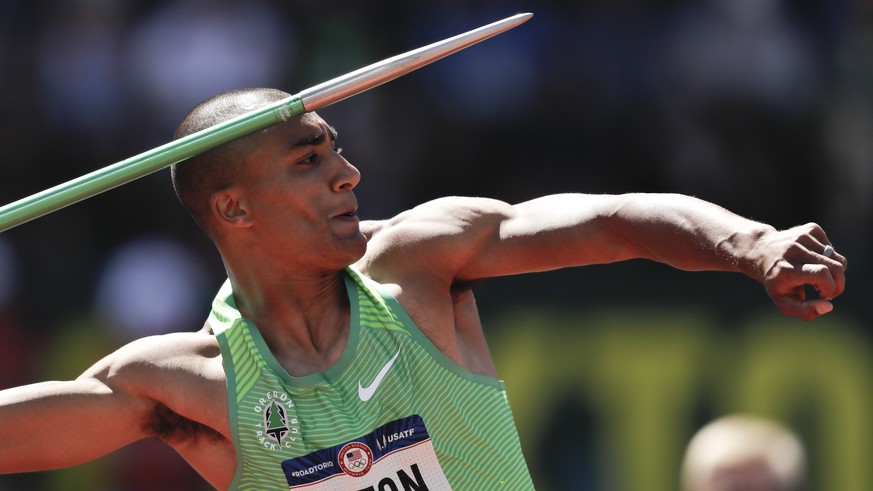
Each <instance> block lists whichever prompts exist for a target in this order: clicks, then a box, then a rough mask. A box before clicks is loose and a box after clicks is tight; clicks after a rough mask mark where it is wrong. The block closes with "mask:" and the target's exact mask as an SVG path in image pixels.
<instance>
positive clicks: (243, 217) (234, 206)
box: [209, 186, 252, 227]
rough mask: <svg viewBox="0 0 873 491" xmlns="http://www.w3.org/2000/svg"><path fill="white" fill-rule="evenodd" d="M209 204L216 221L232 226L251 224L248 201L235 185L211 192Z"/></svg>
mask: <svg viewBox="0 0 873 491" xmlns="http://www.w3.org/2000/svg"><path fill="white" fill-rule="evenodd" d="M209 205H210V209H211V210H212V214H213V215H214V216H215V220H216V221H217V222H218V223H221V224H224V225H230V226H232V227H248V226H250V225H251V224H252V220H251V218H252V217H251V213H249V206H248V201H247V200H246V199H245V196H244V195H243V194H242V193H241V192H240V189H238V188H237V187H235V186H231V187H229V188H225V189H222V190H221V191H216V192H214V193H212V196H211V197H210V199H209Z"/></svg>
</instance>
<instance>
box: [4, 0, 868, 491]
mask: <svg viewBox="0 0 873 491" xmlns="http://www.w3.org/2000/svg"><path fill="white" fill-rule="evenodd" d="M526 11H531V12H533V13H534V14H535V17H534V18H533V19H532V20H531V21H529V22H528V23H526V24H524V25H522V26H521V27H519V28H517V29H515V30H512V31H510V32H508V33H506V34H503V35H501V36H499V37H497V38H495V39H492V40H489V41H487V42H485V43H483V44H480V45H477V46H474V47H472V48H469V49H467V50H465V51H463V52H461V53H459V54H456V55H454V56H452V57H450V58H448V59H445V60H442V61H440V62H437V63H436V64H434V65H431V66H429V67H426V68H424V69H421V70H419V71H418V72H415V73H413V74H410V75H408V76H406V77H403V78H401V79H398V80H396V81H393V82H391V83H390V84H388V85H385V86H382V87H379V88H377V89H374V90H372V91H370V92H368V93H365V94H362V95H359V96H357V97H355V98H353V99H349V100H347V101H344V102H341V103H339V104H337V105H335V106H332V107H330V108H327V109H324V110H322V111H320V113H321V115H322V116H324V117H325V118H326V119H327V120H328V121H329V122H330V123H332V124H333V125H335V126H336V127H337V128H338V130H339V133H340V138H339V141H340V144H341V146H343V147H344V149H345V151H344V155H345V156H346V157H347V158H349V160H350V161H351V162H352V163H354V164H355V165H356V166H358V167H359V168H360V169H361V171H362V173H363V180H362V182H361V184H360V186H359V188H358V198H359V202H360V204H361V210H360V213H359V214H360V215H361V216H362V217H364V218H387V217H390V216H393V215H394V214H396V213H398V212H400V211H402V210H404V209H406V208H409V207H411V206H414V205H415V204H417V203H420V202H422V201H424V200H428V199H431V198H435V197H438V196H444V195H453V194H454V195H478V196H489V197H494V198H500V199H503V200H507V201H510V202H518V201H523V200H526V199H530V198H533V197H536V196H540V195H543V194H548V193H558V192H585V193H621V192H631V191H646V192H677V193H686V194H692V195H695V196H698V197H701V198H704V199H707V200H710V201H714V202H716V203H719V204H721V205H723V206H725V207H727V208H729V209H731V210H733V211H736V212H738V213H740V214H742V215H745V216H748V217H750V218H754V219H757V220H761V221H765V222H768V223H770V224H772V225H774V226H776V227H780V228H784V227H789V226H793V225H796V224H801V223H805V222H809V221H816V222H818V223H820V224H822V225H823V226H824V228H825V229H826V230H827V232H828V234H829V237H830V239H831V241H832V242H833V243H834V245H835V247H836V249H837V250H838V251H840V252H841V253H842V254H844V255H845V256H847V257H848V258H849V262H850V263H851V264H850V268H849V274H848V278H849V280H848V284H849V286H848V290H847V292H846V293H845V294H844V295H843V296H842V297H841V298H839V299H837V301H836V302H835V303H836V309H835V311H834V312H833V313H831V314H829V315H827V316H825V317H823V318H822V319H820V320H816V321H814V322H802V321H796V320H792V319H786V318H784V317H781V316H780V315H779V313H778V312H777V311H776V309H775V307H773V306H772V304H770V302H769V299H768V298H767V296H766V294H765V293H764V291H763V289H762V288H761V287H760V286H759V285H757V284H756V283H754V282H753V281H751V280H749V279H748V278H745V277H741V276H739V275H728V274H723V273H687V272H680V271H675V270H672V269H670V268H668V267H665V266H662V265H658V264H653V263H646V262H629V263H623V264H617V265H609V266H596V267H589V268H584V269H579V270H568V271H561V272H554V273H548V274H543V275H533V276H525V277H513V278H506V279H500V280H492V281H490V282H487V283H485V285H483V287H482V288H481V290H480V291H479V293H478V299H479V305H480V308H481V310H482V312H483V319H484V322H485V323H486V329H487V334H488V336H489V339H490V341H491V343H492V346H493V349H494V356H495V359H496V362H497V365H498V371H499V372H500V374H501V377H502V378H504V379H505V381H506V384H507V387H508V391H509V397H510V401H511V403H512V405H513V408H514V411H515V414H516V419H517V421H518V426H519V431H520V434H521V438H522V443H523V446H524V449H525V454H526V455H527V457H528V461H529V463H530V469H531V472H532V474H533V476H534V480H535V482H536V483H537V488H538V489H541V490H628V491H639V490H646V491H668V490H675V489H678V486H679V485H678V482H679V473H680V465H681V461H682V456H683V452H684V449H685V445H686V444H687V443H688V441H689V440H690V439H691V437H692V435H693V434H694V433H695V431H697V430H698V429H699V428H700V427H702V426H703V425H704V424H706V423H707V422H709V421H711V420H712V419H715V418H717V417H720V416H723V415H726V414H732V413H738V412H740V413H749V414H755V415H759V416H763V417H766V418H770V419H772V420H774V421H777V422H780V423H781V424H783V425H785V426H787V427H789V428H790V429H792V430H793V431H795V432H796V433H797V435H798V436H799V437H800V439H801V440H802V441H803V443H804V445H805V446H806V451H807V453H808V463H809V465H808V467H807V473H808V476H807V479H808V485H807V489H809V490H841V491H860V490H865V489H873V484H871V483H873V470H871V467H870V466H869V465H868V464H869V462H870V461H873V422H871V419H870V414H873V344H871V334H873V329H871V321H870V320H869V315H868V313H867V312H866V311H865V310H864V309H865V307H864V306H865V305H867V302H869V299H870V298H871V295H873V289H871V284H870V282H869V281H867V277H868V276H869V275H870V273H871V259H873V255H871V253H870V252H869V251H870V246H871V239H873V233H871V231H873V229H871V217H873V165H871V158H873V138H871V135H873V133H871V131H873V2H870V1H869V0H856V1H853V0H791V1H788V0H695V1H682V0H672V1H670V0H664V1H653V0H647V1H643V0H609V1H607V0H580V1H576V2H566V1H564V2H561V1H556V0H552V1H547V0H541V1H537V2H536V3H535V4H533V3H531V2H528V3H525V2H519V1H500V2H498V1H484V0H483V1H475V0H474V1H469V0H468V1H464V2H460V1H441V2H430V1H422V2H408V1H407V2H401V1H374V2H335V1H330V0H321V1H315V0H300V1H288V0H286V1H278V0H249V1H246V2H234V1H223V0H175V1H166V2H147V1H137V0H115V1H109V2H107V1H104V0H58V1H46V2H30V1H26V0H0V127H2V133H0V135H2V136H0V138H2V145H0V169H2V178H0V201H2V203H3V204H5V203H9V202H12V201H15V200H17V199H20V198H23V197H26V196H29V195H31V194H33V193H36V192H39V191H41V190H43V189H46V188H48V187H50V186H53V185H55V184H59V183H61V182H64V181H67V180H69V179H73V178H75V177H78V176H80V175H83V174H85V173H87V172H90V171H93V170H96V169H99V168H101V167H104V166H106V165H109V164H111V163H114V162H117V161H120V160H123V159H125V158H127V157H130V156H132V155H135V154H138V153H140V152H143V151H145V150H148V149H150V148H152V147H155V146H157V145H160V144H162V143H165V142H167V141H169V139H170V138H171V135H172V132H173V130H174V127H175V125H176V123H177V122H178V121H179V120H180V118H181V117H182V116H183V115H184V114H185V113H186V112H187V110H188V109H190V108H191V107H192V106H193V105H194V104H196V103H197V102H199V101H200V100H202V99H204V98H206V97H208V96H211V95H213V94H215V93H217V92H220V91H223V90H228V89H233V88H240V87H250V86H269V87H276V88H281V89H284V90H286V91H288V92H291V93H296V92H298V91H300V90H302V89H305V88H307V87H310V86H312V85H315V84H317V83H320V82H323V81H325V80H328V79H329V78H332V77H334V76H337V75H340V74H343V73H345V72H348V71H350V70H353V69H356V68H359V67H361V66H364V65H366V64H369V63H372V62H375V61H378V60H381V59H383V58H386V57H388V56H392V55H394V54H397V53H400V52H403V51H407V50H409V49H413V48H417V47H419V46H422V45H424V44H428V43H430V42H434V41H437V40H440V39H443V38H446V37H449V36H451V35H454V34H457V33H460V32H463V31H466V30H469V29H472V28H475V27H478V26H480V25H482V24H485V23H489V22H492V21H494V20H498V19H501V18H504V17H507V16H509V15H512V14H515V13H518V12H526ZM223 279H224V272H223V269H222V265H221V262H220V260H219V258H218V255H217V253H216V252H215V251H214V250H213V248H212V246H211V244H210V243H209V242H208V241H207V239H206V238H205V237H204V236H202V235H201V233H200V232H199V230H198V229H197V228H196V226H195V225H194V222H193V221H192V220H190V218H189V217H188V216H187V214H186V212H185V211H184V210H183V209H182V207H181V206H180V205H179V204H178V203H177V201H176V198H175V196H174V195H173V192H172V188H171V185H170V182H169V171H166V170H165V171H161V172H158V173H155V174H153V175H151V176H148V177H146V178H143V179H141V180H138V181H135V182H133V183H130V184H127V185H125V186H124V187H122V188H118V189H115V190H112V191H109V192H107V193H105V194H102V195H100V196H97V197H94V198H92V199H89V200H87V201H84V202H82V203H79V204H76V205H74V206H72V207H69V208H66V209H64V210H61V211H58V212H56V213H52V214H51V215H48V216H46V217H43V218H40V219H38V220H35V221H33V222H30V223H27V224H24V225H21V226H19V227H17V228H14V229H12V230H9V231H7V232H4V233H2V234H0V340H2V341H0V388H2V387H10V386H15V385H20V384H25V383H31V382H35V381H41V380H49V379H70V378H74V377H75V376H77V375H78V374H79V373H80V372H81V371H82V370H84V369H85V368H86V367H88V366H89V365H90V364H91V363H93V362H94V361H96V360H97V359H98V358H99V357H101V356H103V355H105V354H107V353H109V352H111V351H113V350H114V349H116V348H117V347H119V346H120V345H121V344H123V343H126V342H128V341H130V340H132V339H134V338H137V337H140V336H143V335H148V334H154V333H163V332H169V331H176V330H196V329H198V328H199V327H200V326H201V325H202V322H203V320H204V319H205V317H206V315H207V312H208V307H209V302H210V300H211V298H212V296H213V295H214V292H215V291H216V289H217V288H218V286H219V285H220V284H221V282H222V281H223ZM204 404H208V401H204ZM63 410H64V408H63V407H58V411H63ZM23 431H26V429H23ZM46 445H52V442H51V441H47V442H46ZM19 489H33V490H55V489H58V490H60V489H65V490H69V489H82V490H86V489H87V490H119V491H136V490H146V489H149V490H154V489H162V490H176V489H178V490H196V489H207V487H206V485H205V484H204V483H203V481H202V480H200V479H199V478H198V477H197V476H196V475H194V474H193V472H192V471H190V470H188V469H187V467H186V466H185V464H184V463H183V462H182V461H181V459H179V458H178V457H177V456H176V455H175V454H174V453H172V452H171V451H168V450H165V449H164V448H163V447H162V446H161V445H160V444H157V443H155V442H148V441H147V442H142V443H138V444H136V445H134V446H132V447H130V448H128V449H124V450H122V451H119V452H117V453H115V454H112V455H110V456H107V457H106V458H104V459H101V460H100V461H98V462H95V463H93V464H90V465H86V466H82V467H79V468H76V469H73V470H65V471H53V472H45V473H39V474H25V475H16V476H0V490H3V491H5V490H19Z"/></svg>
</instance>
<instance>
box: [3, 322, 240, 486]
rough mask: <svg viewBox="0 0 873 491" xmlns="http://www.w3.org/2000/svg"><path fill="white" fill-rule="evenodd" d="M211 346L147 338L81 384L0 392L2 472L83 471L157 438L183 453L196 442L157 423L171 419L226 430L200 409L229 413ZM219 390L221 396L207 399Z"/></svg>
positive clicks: (178, 337)
mask: <svg viewBox="0 0 873 491" xmlns="http://www.w3.org/2000/svg"><path fill="white" fill-rule="evenodd" d="M201 340H205V341H201ZM208 340H209V337H208V336H203V335H196V334H188V333H185V334H174V335H165V336H154V337H151V338H144V339H141V340H138V341H134V342H133V343H130V344H128V345H127V346H124V347H122V348H121V349H119V350H118V351H116V352H115V353H113V354H111V355H109V356H107V357H106V358H104V359H103V360H100V361H99V362H97V363H96V364H95V365H94V366H92V367H91V368H90V369H88V370H87V371H86V372H85V373H83V374H82V375H81V376H79V377H78V378H76V379H75V380H71V381H63V382H43V383H37V384H32V385H27V386H22V387H16V388H13V389H7V390H3V391H0V473H7V472H28V471H37V470H46V469H56V468H61V467H69V466H73V465H78V464H81V463H84V462H88V461H91V460H94V459H96V458H98V457H101V456H103V455H105V454H107V453H110V452H112V451H114V450H116V449H119V448H121V447H123V446H125V445H127V444H130V443H132V442H134V441H137V440H140V439H142V438H146V437H151V436H157V437H161V438H164V439H165V440H168V443H171V444H174V447H176V448H177V450H180V451H183V450H184V447H183V446H184V444H185V443H188V442H186V441H182V440H181V437H177V436H176V435H171V434H161V433H160V432H159V431H157V430H156V428H155V426H156V425H155V424H153V423H154V422H155V419H156V418H158V417H162V415H166V414H173V415H177V416H176V417H177V420H178V421H179V422H188V423H190V422H191V421H194V422H197V423H199V424H200V425H203V427H204V428H205V427H206V425H208V426H209V427H211V428H221V429H223V426H224V425H223V424H216V421H218V422H221V423H223V420H222V419H218V418H216V417H215V416H213V415H212V414H206V413H204V412H203V411H202V410H198V409H196V408H197V407H199V406H198V405H197V404H196V401H198V400H205V399H208V400H215V401H218V402H217V405H216V406H217V409H216V410H215V414H219V415H220V414H221V411H222V407H223V408H224V410H226V405H222V403H221V401H223V393H221V391H222V390H223V386H224V384H223V381H222V380H221V377H220V375H213V374H211V372H210V370H209V366H210V364H209V361H210V360H212V359H214V355H215V354H217V349H218V348H217V346H216V347H215V348H214V353H213V348H212V347H211V346H210V345H209V342H208ZM216 390H217V391H219V394H218V397H212V396H213V395H214V394H207V391H216ZM210 397H212V398H211V399H209V398H210ZM224 419H226V416H225V417H224ZM216 434H217V433H216ZM185 436H187V437H189V438H190V437H191V435H185Z"/></svg>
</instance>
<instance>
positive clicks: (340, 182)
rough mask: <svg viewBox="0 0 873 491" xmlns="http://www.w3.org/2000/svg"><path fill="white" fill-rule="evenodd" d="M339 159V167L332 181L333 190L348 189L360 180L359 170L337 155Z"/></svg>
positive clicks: (352, 187)
mask: <svg viewBox="0 0 873 491" xmlns="http://www.w3.org/2000/svg"><path fill="white" fill-rule="evenodd" d="M337 157H338V158H339V160H340V169H339V171H338V172H337V174H336V177H335V178H334V181H333V186H332V188H333V190H334V191H350V190H352V189H354V188H355V186H357V185H358V183H359V182H361V171H359V170H358V168H357V167H355V166H354V165H352V164H351V163H349V161H348V160H346V158H345V157H343V156H342V155H337Z"/></svg>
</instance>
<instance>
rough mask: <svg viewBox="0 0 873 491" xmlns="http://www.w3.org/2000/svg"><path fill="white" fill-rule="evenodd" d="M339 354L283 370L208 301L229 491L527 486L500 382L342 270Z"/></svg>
mask: <svg viewBox="0 0 873 491" xmlns="http://www.w3.org/2000/svg"><path fill="white" fill-rule="evenodd" d="M343 276H344V281H345V286H346V290H347V292H348V295H349V303H350V307H351V315H350V317H351V320H350V326H349V329H350V331H349V339H348V344H347V346H346V347H345V350H344V351H343V353H342V355H341V356H340V358H339V360H338V361H337V362H336V363H335V364H334V366H332V367H331V368H329V369H328V370H326V371H325V372H322V373H315V374H312V375H307V376H303V377H294V376H291V375H289V374H288V373H287V372H286V371H285V370H284V369H283V368H282V366H281V365H280V364H279V362H278V361H277V360H276V358H275V357H274V356H273V355H272V354H271V352H270V350H269V349H268V347H267V345H266V343H265V342H264V339H263V338H262V337H261V335H260V333H259V332H258V329H257V327H256V326H255V325H254V324H253V323H252V322H251V321H249V320H247V319H245V318H243V317H241V315H240V313H239V311H238V310H237V309H236V306H235V303H234V299H233V292H232V289H231V287H230V283H229V281H228V282H225V284H224V285H223V286H222V288H221V290H220V291H219V292H218V295H217V296H216V298H215V300H214V302H213V308H212V313H211V315H210V323H211V324H212V326H213V329H214V330H215V332H216V337H217V339H218V342H219V345H220V347H221V355H222V358H223V363H224V370H225V373H226V376H227V389H228V402H229V407H230V423H231V430H232V432H233V440H234V444H235V446H236V457H237V470H236V474H235V475H234V479H233V482H232V484H231V489H234V490H242V491H248V490H258V491H263V490H279V489H290V490H295V489H305V490H308V491H325V490H356V491H357V490H364V491H366V490H370V491H377V490H383V489H384V490H430V491H435V490H444V489H454V490H462V491H470V490H494V489H507V490H512V491H517V490H525V489H533V484H532V483H531V479H530V475H529V473H528V469H527V465H526V463H525V461H524V457H523V455H522V451H521V445H520V443H519V438H518V433H517V430H516V428H515V423H514V421H513V418H512V412H511V410H510V407H509V402H508V400H507V397H506V391H505V388H504V385H503V382H502V381H499V380H495V379H493V378H491V377H487V376H482V375H476V374H473V373H471V372H469V371H467V370H465V369H464V368H462V367H460V366H459V365H457V364H456V363H454V362H453V361H451V360H450V359H449V358H448V357H446V356H445V355H444V354H443V353H442V352H440V351H439V350H438V349H437V348H436V347H435V346H434V345H433V344H432V343H431V342H430V340H429V339H428V338H427V337H426V336H425V335H424V334H423V333H422V332H421V331H420V330H419V329H418V327H416V325H415V324H414V323H413V322H412V320H411V319H410V318H409V316H408V315H407V314H406V312H405V311H404V310H403V308H402V307H401V306H400V304H399V303H398V302H397V300H396V299H395V298H394V297H393V296H392V295H391V294H390V293H388V292H387V291H385V289H384V288H383V287H382V286H381V285H379V284H378V283H376V282H374V281H373V280H371V279H369V278H367V277H365V276H363V275H361V274H360V273H358V272H357V271H356V270H354V269H353V268H347V269H346V270H345V272H344V275H343Z"/></svg>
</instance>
